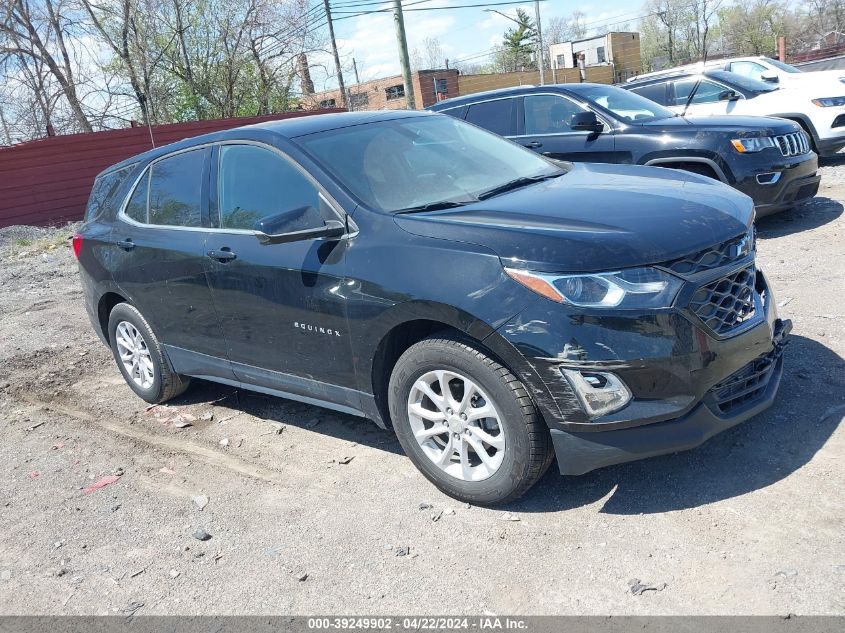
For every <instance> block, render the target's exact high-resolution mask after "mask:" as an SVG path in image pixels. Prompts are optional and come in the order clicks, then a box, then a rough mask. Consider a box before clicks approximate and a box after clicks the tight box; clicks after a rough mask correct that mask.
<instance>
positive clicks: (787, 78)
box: [778, 70, 845, 97]
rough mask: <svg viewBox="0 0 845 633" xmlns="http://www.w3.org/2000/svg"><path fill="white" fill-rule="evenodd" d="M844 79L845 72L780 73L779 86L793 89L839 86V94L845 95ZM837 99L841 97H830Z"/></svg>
mask: <svg viewBox="0 0 845 633" xmlns="http://www.w3.org/2000/svg"><path fill="white" fill-rule="evenodd" d="M842 78H845V70H810V71H805V72H801V73H783V72H782V73H778V79H779V81H778V85H780V86H784V87H786V86H789V87H791V88H798V87H804V86H810V85H812V84H815V85H825V86H831V87H832V86H834V85H836V84H839V86H840V90H842V92H840V93H839V94H845V84H843V83H842ZM829 96H831V97H836V96H839V95H829Z"/></svg>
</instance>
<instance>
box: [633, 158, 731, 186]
mask: <svg viewBox="0 0 845 633" xmlns="http://www.w3.org/2000/svg"><path fill="white" fill-rule="evenodd" d="M643 164H644V165H646V166H648V167H666V168H668V169H679V170H682V171H683V169H684V165H686V164H694V165H700V166H705V167H706V168H708V169H710V170H711V171H712V172H713V175H714V176H715V179H716V180H719V181H721V182H723V183H725V184H730V181H729V179H728V177H727V175H726V174H725V171H724V170H723V169H722V168H721V167H720V166H719V164H718V163H717V162H716V161H714V160H713V159H711V158H707V157H705V156H672V157H668V156H667V157H664V158H652V159H651V160H649V161H646V162H645V163H643ZM694 173H697V172H694Z"/></svg>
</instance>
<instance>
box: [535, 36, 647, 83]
mask: <svg viewBox="0 0 845 633" xmlns="http://www.w3.org/2000/svg"><path fill="white" fill-rule="evenodd" d="M581 53H583V54H584V62H585V65H586V66H587V68H590V67H601V66H606V67H610V68H612V70H613V81H614V82H617V81H624V80H625V79H627V78H628V77H633V76H634V75H638V74H639V73H641V72H642V54H641V52H640V34H639V33H634V32H619V31H612V32H610V33H604V34H603V35H595V36H593V37H588V38H585V39H582V40H575V41H572V42H560V43H555V44H552V45H551V46H549V55H550V57H551V60H552V68H554V69H573V68H574V69H577V68H578V56H579V55H580V54H581ZM576 81H577V79H576Z"/></svg>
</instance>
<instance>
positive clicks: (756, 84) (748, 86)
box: [705, 70, 778, 92]
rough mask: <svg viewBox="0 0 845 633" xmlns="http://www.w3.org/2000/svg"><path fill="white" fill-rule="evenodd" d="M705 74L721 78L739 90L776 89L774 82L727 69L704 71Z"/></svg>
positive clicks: (765, 90) (770, 90) (761, 90)
mask: <svg viewBox="0 0 845 633" xmlns="http://www.w3.org/2000/svg"><path fill="white" fill-rule="evenodd" d="M705 76H707V77H710V78H711V79H716V80H721V81H725V82H728V83H729V84H733V85H734V86H736V87H737V88H739V89H740V90H748V91H750V92H772V91H773V90H777V89H778V87H777V85H776V84H771V83H769V82H767V81H760V80H759V79H754V78H753V77H746V76H744V75H738V74H737V73H732V72H728V71H727V70H711V71H708V72H707V73H705Z"/></svg>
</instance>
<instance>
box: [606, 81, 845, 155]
mask: <svg viewBox="0 0 845 633" xmlns="http://www.w3.org/2000/svg"><path fill="white" fill-rule="evenodd" d="M806 74H810V73H806ZM621 87H622V88H625V89H627V90H630V91H632V92H635V93H637V94H639V95H641V96H643V97H646V98H647V99H651V100H652V101H656V102H657V103H659V104H661V105H664V106H666V107H668V108H669V109H671V110H673V111H674V112H677V113H678V114H681V115H694V116H701V115H717V114H749V115H758V116H776V117H781V118H784V119H790V120H792V121H795V122H796V123H798V124H799V125H800V126H801V127H802V128H804V131H805V132H807V134H808V136H809V137H810V139H811V141H812V147H813V149H814V150H815V151H816V153H817V154H819V155H820V156H830V155H831V154H835V153H836V152H838V151H839V150H840V149H842V148H843V147H845V84H843V83H841V82H839V81H831V80H830V79H826V80H823V81H819V82H817V83H813V82H810V83H809V84H807V85H802V84H800V83H796V84H793V83H789V82H780V81H778V82H773V81H760V80H757V79H752V78H751V77H746V76H744V75H740V74H737V73H733V72H728V71H725V70H705V71H703V72H697V73H696V72H686V71H683V70H675V71H672V72H669V71H665V72H661V73H651V76H650V77H643V76H640V77H638V78H637V79H635V80H633V81H628V82H626V83H625V84H622V85H621Z"/></svg>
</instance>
